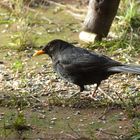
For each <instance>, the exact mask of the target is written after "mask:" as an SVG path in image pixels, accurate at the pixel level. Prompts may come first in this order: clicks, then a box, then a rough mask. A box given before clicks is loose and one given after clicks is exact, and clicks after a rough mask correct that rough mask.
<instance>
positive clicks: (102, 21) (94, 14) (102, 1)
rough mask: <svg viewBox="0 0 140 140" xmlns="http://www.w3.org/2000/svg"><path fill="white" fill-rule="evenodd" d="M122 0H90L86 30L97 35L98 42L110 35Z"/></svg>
mask: <svg viewBox="0 0 140 140" xmlns="http://www.w3.org/2000/svg"><path fill="white" fill-rule="evenodd" d="M119 3H120V0H90V1H89V7H88V13H87V15H86V18H85V21H84V30H85V31H87V32H90V33H94V34H96V35H97V40H98V39H99V40H100V39H102V37H106V36H107V35H108V32H109V29H110V26H111V24H112V21H113V19H114V17H115V15H116V13H117V9H118V6H119Z"/></svg>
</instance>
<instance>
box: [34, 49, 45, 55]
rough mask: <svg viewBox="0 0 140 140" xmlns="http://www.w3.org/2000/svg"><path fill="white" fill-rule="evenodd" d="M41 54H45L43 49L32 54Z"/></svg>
mask: <svg viewBox="0 0 140 140" xmlns="http://www.w3.org/2000/svg"><path fill="white" fill-rule="evenodd" d="M41 54H45V52H44V51H43V50H39V51H36V52H35V53H34V54H33V56H37V55H41Z"/></svg>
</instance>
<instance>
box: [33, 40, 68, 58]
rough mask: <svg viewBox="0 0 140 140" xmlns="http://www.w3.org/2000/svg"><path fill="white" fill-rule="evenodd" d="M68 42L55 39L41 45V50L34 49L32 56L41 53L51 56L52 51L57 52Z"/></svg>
mask: <svg viewBox="0 0 140 140" xmlns="http://www.w3.org/2000/svg"><path fill="white" fill-rule="evenodd" d="M68 44H69V43H68V42H65V41H63V40H60V39H55V40H52V41H50V42H49V43H48V44H47V45H45V46H42V49H41V50H38V51H36V52H35V53H34V54H33V56H37V55H41V54H48V55H49V56H51V55H52V54H54V53H56V52H57V53H58V52H59V51H60V50H61V49H64V48H66V47H67V46H69V45H68Z"/></svg>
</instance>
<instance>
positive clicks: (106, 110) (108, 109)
mask: <svg viewBox="0 0 140 140" xmlns="http://www.w3.org/2000/svg"><path fill="white" fill-rule="evenodd" d="M109 111H110V108H108V107H107V108H105V110H104V112H103V114H102V115H101V116H99V117H98V119H102V117H103V116H105V115H106V114H107V113H108V112H109Z"/></svg>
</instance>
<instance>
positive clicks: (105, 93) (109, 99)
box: [98, 88, 114, 102]
mask: <svg viewBox="0 0 140 140" xmlns="http://www.w3.org/2000/svg"><path fill="white" fill-rule="evenodd" d="M98 90H100V92H101V93H103V94H104V96H106V97H107V98H108V99H109V100H111V101H112V102H114V100H113V99H112V98H111V97H110V96H109V95H107V94H106V93H105V92H104V91H103V90H102V89H101V88H98Z"/></svg>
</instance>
